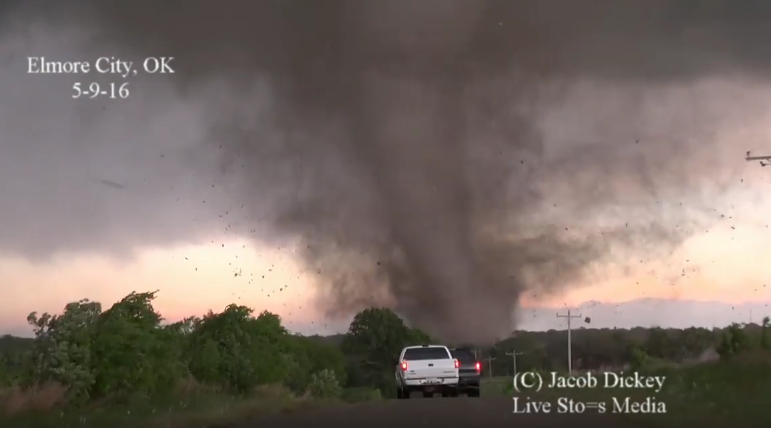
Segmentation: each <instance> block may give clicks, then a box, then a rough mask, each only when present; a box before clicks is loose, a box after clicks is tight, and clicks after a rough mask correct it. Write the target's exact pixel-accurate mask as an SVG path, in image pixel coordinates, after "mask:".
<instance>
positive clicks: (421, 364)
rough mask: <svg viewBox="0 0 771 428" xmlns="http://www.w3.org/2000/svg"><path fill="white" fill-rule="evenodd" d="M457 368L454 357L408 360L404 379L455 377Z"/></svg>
mask: <svg viewBox="0 0 771 428" xmlns="http://www.w3.org/2000/svg"><path fill="white" fill-rule="evenodd" d="M456 370H457V369H456V368H455V361H454V360H452V359H443V360H418V361H407V370H406V371H405V372H404V379H405V380H409V379H423V378H446V377H455V376H456V373H457V371H456Z"/></svg>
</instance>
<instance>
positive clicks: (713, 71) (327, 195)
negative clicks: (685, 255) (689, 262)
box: [6, 0, 771, 343]
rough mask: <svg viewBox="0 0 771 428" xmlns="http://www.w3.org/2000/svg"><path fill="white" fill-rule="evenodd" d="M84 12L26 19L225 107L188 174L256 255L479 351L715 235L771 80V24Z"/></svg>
mask: <svg viewBox="0 0 771 428" xmlns="http://www.w3.org/2000/svg"><path fill="white" fill-rule="evenodd" d="M56 7H59V8H61V7H63V5H61V6H55V7H54V8H56ZM67 9H68V12H69V13H66V14H65V13H61V14H57V13H56V12H54V13H53V14H52V13H51V8H50V6H48V7H47V12H46V14H45V17H44V16H43V15H44V13H43V12H42V11H41V9H39V8H38V6H37V4H35V2H26V3H25V5H24V6H22V7H20V8H19V9H17V10H16V14H9V15H8V16H9V17H10V16H13V17H15V19H22V20H23V19H24V18H30V19H31V18H40V17H44V18H45V20H44V21H41V22H46V23H47V25H49V26H50V28H51V30H50V31H57V32H59V33H61V34H66V33H67V32H68V31H74V30H73V29H74V28H77V29H79V31H85V30H84V29H92V30H93V31H94V33H93V34H94V37H91V38H90V39H88V40H87V41H85V42H82V44H81V48H82V49H83V51H94V50H99V49H101V51H105V50H107V49H111V50H110V52H112V51H115V52H121V55H133V56H135V57H137V58H140V57H142V56H148V55H156V56H162V55H165V56H174V57H175V61H176V68H177V70H178V72H177V73H176V74H175V75H174V76H173V77H171V78H169V84H170V85H173V89H174V92H173V95H170V94H169V93H168V92H164V93H163V94H159V95H158V98H160V97H161V96H164V97H170V96H173V97H175V98H176V99H179V100H182V101H184V102H187V103H190V104H196V105H203V106H205V108H204V110H205V116H204V118H203V119H202V121H203V123H204V124H205V125H206V132H207V138H206V142H205V143H203V144H202V145H201V146H200V147H198V148H197V150H201V151H204V152H206V153H210V152H211V151H216V153H217V156H216V162H215V161H210V160H208V158H206V160H205V161H201V160H200V159H198V158H196V159H198V161H197V162H193V161H190V159H187V161H186V162H187V164H188V165H189V166H190V167H195V168H200V169H202V170H205V172H206V174H208V175H212V176H217V177H220V178H222V177H226V178H227V181H228V182H230V183H234V184H233V186H231V187H230V188H228V189H227V190H226V192H227V195H228V198H230V199H231V200H232V202H238V203H242V204H244V205H245V208H244V209H245V210H249V212H250V214H251V216H250V218H251V219H256V218H261V219H265V221H266V222H267V226H266V227H264V228H263V229H262V233H261V236H260V237H259V239H269V240H278V241H282V242H291V243H293V244H294V245H296V246H298V248H300V249H301V257H302V260H303V262H304V263H305V265H306V266H307V268H308V271H309V272H313V273H315V274H316V275H317V276H318V282H319V284H320V285H319V286H320V287H322V293H321V297H320V298H321V299H322V301H321V302H320V303H322V305H323V306H324V307H325V308H326V309H327V310H328V312H329V313H330V314H331V315H348V314H350V313H351V312H353V311H355V310H357V309H360V308H362V307H364V306H366V305H391V306H392V307H394V308H395V309H397V310H398V311H399V312H400V313H402V314H403V315H404V316H405V317H406V318H407V319H408V320H409V321H410V322H411V323H413V324H415V325H417V326H419V327H422V328H424V329H426V330H428V331H429V332H430V333H432V334H435V335H437V336H438V337H440V338H442V339H445V340H451V341H459V342H475V343H484V342H489V341H493V340H495V339H498V338H499V337H501V336H502V335H505V334H508V333H509V332H510V331H511V328H512V322H513V320H514V319H515V308H516V305H517V302H518V301H519V299H520V297H521V296H522V295H523V293H525V292H528V291H532V290H537V291H538V292H539V293H548V292H552V291H556V290H561V289H564V288H565V287H571V286H574V285H576V284H579V283H582V278H583V277H584V276H585V275H586V274H587V272H588V271H589V270H591V267H592V266H593V265H594V263H599V262H605V263H607V262H618V263H624V261H625V260H626V259H625V257H627V256H628V255H629V254H635V255H640V254H643V253H644V254H646V257H647V256H649V255H650V253H656V252H662V251H663V252H666V251H668V250H670V249H672V248H673V247H674V246H676V245H677V244H678V243H680V242H682V240H683V239H686V238H687V237H689V236H691V235H692V234H694V233H697V232H700V231H703V228H704V226H705V224H707V223H709V222H710V221H712V220H711V217H709V215H710V214H709V213H710V211H711V206H710V203H711V199H710V198H713V197H714V196H715V195H718V194H720V193H721V192H722V191H724V190H725V186H726V183H728V182H729V181H730V180H731V179H732V178H733V177H734V175H733V174H734V173H735V170H733V169H731V168H729V167H726V163H725V157H724V155H725V154H726V150H728V149H729V146H728V145H726V142H725V138H724V137H723V134H724V131H725V129H730V128H731V127H732V126H736V124H741V123H742V121H743V120H746V116H747V115H748V114H751V111H752V108H753V106H754V104H753V103H755V102H756V99H755V98H752V95H751V94H752V93H753V92H754V90H752V89H748V88H752V87H753V86H752V85H764V84H765V79H766V77H765V76H768V75H769V74H768V72H769V71H770V70H769V69H770V68H771V67H770V66H771V62H770V61H771V60H769V59H768V58H771V56H769V55H766V49H767V48H766V45H767V43H766V41H767V40H768V39H769V38H768V36H769V35H771V34H768V33H769V32H771V27H768V26H767V25H766V24H765V23H766V22H768V19H769V18H771V4H769V3H768V2H759V1H746V2H742V3H737V2H730V4H729V2H725V1H716V0H705V1H702V2H699V5H698V8H694V7H691V6H689V4H686V3H682V2H660V1H646V2H642V1H640V2H632V3H630V2H624V3H623V4H622V3H621V2H613V1H595V0H587V1H582V2H550V1H512V0H506V1H503V0H502V1H496V0H441V1H438V0H437V1H435V0H421V1H406V0H405V1H401V0H395V1H382V0H355V1H353V0H351V1H348V0H327V1H323V2H322V1H296V0H281V1H279V0H261V1H245V0H244V1H235V0H232V1H221V2H217V3H216V4H215V3H213V2H210V1H195V0H187V1H184V2H182V1H176V0H167V1H164V2H149V1H138V0H134V1H130V2H129V1H113V2H105V1H96V0H94V1H88V0H82V1H79V2H68V3H67ZM6 25H10V24H6ZM39 25H40V24H39ZM9 28H10V27H9ZM13 28H15V27H13ZM137 85H139V84H137ZM153 101H154V100H153V97H152V96H147V97H146V99H145V100H144V102H146V103H149V104H152V102H153ZM155 101H157V100H155ZM158 102H160V101H158ZM727 102H728V103H730V104H731V106H732V107H731V108H733V109H734V110H733V111H734V112H735V113H731V111H729V107H728V106H726V103H727ZM169 138H175V137H174V136H173V135H170V136H169ZM739 152H740V153H743V150H740V151H739ZM215 164H216V165H215ZM223 180H224V178H223ZM99 181H100V182H101V183H102V184H104V185H105V186H108V187H112V188H115V189H116V190H118V189H120V190H123V186H124V185H123V184H118V183H115V182H113V181H111V180H106V179H101V178H100V179H99ZM125 187H126V189H125V191H126V192H128V191H129V190H130V186H128V185H126V186H125ZM244 221H245V222H247V223H248V222H250V221H256V220H244ZM139 235H141V234H139Z"/></svg>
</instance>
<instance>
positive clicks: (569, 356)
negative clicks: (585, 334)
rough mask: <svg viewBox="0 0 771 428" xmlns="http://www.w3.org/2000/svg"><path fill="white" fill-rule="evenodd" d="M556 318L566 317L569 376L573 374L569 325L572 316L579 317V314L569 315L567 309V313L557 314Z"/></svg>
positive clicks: (571, 341) (571, 340) (571, 339)
mask: <svg viewBox="0 0 771 428" xmlns="http://www.w3.org/2000/svg"><path fill="white" fill-rule="evenodd" d="M557 318H567V319H568V374H569V375H570V376H573V338H572V336H571V330H572V329H571V327H572V325H571V324H572V323H571V320H572V319H574V318H581V314H578V315H571V314H570V309H568V314H567V315H560V314H559V313H558V314H557Z"/></svg>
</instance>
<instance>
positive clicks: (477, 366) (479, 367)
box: [476, 361, 482, 372]
mask: <svg viewBox="0 0 771 428" xmlns="http://www.w3.org/2000/svg"><path fill="white" fill-rule="evenodd" d="M476 369H477V372H481V371H482V365H481V364H479V361H477V363H476Z"/></svg>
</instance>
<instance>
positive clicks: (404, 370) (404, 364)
mask: <svg viewBox="0 0 771 428" xmlns="http://www.w3.org/2000/svg"><path fill="white" fill-rule="evenodd" d="M402 371H403V372H406V371H407V362H406V361H402Z"/></svg>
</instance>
